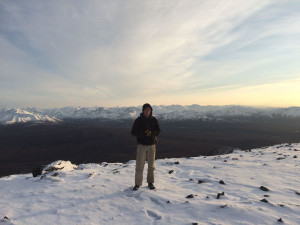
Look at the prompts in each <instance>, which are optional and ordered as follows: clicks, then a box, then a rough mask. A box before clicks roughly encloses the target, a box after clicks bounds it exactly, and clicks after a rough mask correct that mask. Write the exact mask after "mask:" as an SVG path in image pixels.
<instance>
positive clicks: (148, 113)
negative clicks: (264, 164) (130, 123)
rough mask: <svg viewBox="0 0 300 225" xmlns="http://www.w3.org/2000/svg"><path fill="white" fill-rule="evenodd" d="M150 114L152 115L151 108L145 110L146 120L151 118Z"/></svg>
mask: <svg viewBox="0 0 300 225" xmlns="http://www.w3.org/2000/svg"><path fill="white" fill-rule="evenodd" d="M150 113H151V108H149V107H147V108H146V109H144V116H145V117H146V118H148V117H149V116H150Z"/></svg>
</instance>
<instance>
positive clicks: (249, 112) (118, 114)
mask: <svg viewBox="0 0 300 225" xmlns="http://www.w3.org/2000/svg"><path fill="white" fill-rule="evenodd" d="M141 108H142V107H141V106H139V107H112V108H105V107H64V108H53V109H36V108H22V109H9V108H2V109H0V123H1V124H13V123H19V122H23V123H24V122H53V123H55V122H60V121H64V120H66V119H102V120H124V119H134V118H136V117H138V116H139V114H140V113H141ZM153 114H154V115H155V116H156V117H157V118H159V119H161V120H185V119H197V120H208V121H209V120H216V121H219V120H220V121H223V120H226V118H228V117H251V116H256V117H258V116H265V117H270V118H273V117H278V116H281V117H300V107H289V108H255V107H247V106H236V105H230V106H200V105H190V106H182V105H170V106H164V105H160V106H153Z"/></svg>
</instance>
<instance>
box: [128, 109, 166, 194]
mask: <svg viewBox="0 0 300 225" xmlns="http://www.w3.org/2000/svg"><path fill="white" fill-rule="evenodd" d="M159 132H160V128H159V125H158V121H157V119H156V118H155V117H154V116H152V107H151V105H150V104H148V103H146V104H144V105H143V112H142V113H141V114H140V116H139V117H138V118H137V119H136V120H135V121H134V123H133V126H132V130H131V135H133V136H136V139H137V152H136V168H135V186H134V187H133V190H138V189H139V187H140V186H142V183H143V171H144V165H145V161H146V160H147V162H148V174H147V182H148V187H149V188H150V189H151V190H153V189H155V187H154V184H153V183H154V170H155V153H156V143H157V136H158V134H159Z"/></svg>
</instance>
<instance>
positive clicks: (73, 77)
mask: <svg viewBox="0 0 300 225" xmlns="http://www.w3.org/2000/svg"><path fill="white" fill-rule="evenodd" d="M0 8H1V11H0V21H1V22H0V47H1V53H0V57H1V62H0V63H1V69H0V77H1V84H0V86H1V91H0V94H1V98H2V99H1V101H2V102H3V103H2V104H17V105H20V104H23V105H33V104H35V105H36V106H41V107H50V106H55V105H60V106H64V105H107V106H113V105H139V104H141V103H140V102H144V99H150V100H151V99H153V100H156V99H159V98H161V99H165V101H166V102H171V101H174V102H171V104H173V103H176V99H177V97H178V96H180V95H183V96H189V95H190V97H192V95H193V94H194V93H195V92H196V93H201V92H203V93H204V92H206V91H207V90H211V91H213V90H218V89H223V87H231V88H238V87H240V86H245V84H246V83H248V84H249V85H259V84H264V83H268V82H269V81H270V80H276V81H284V80H285V79H292V78H294V77H293V76H295V74H296V72H297V71H299V69H300V68H299V67H298V63H296V62H297V61H298V60H297V59H299V53H298V52H299V51H297V50H299V48H300V43H299V39H298V38H297V34H299V26H298V24H299V18H300V17H299V16H298V13H296V12H297V10H298V9H299V6H298V4H294V3H290V4H286V3H285V4H283V3H281V2H280V1H243V2H233V1H232V2H230V1H225V0H224V1H196V2H195V1H180V2H174V1H163V2H162V1H151V2H148V1H127V2H124V1H100V2H97V1H88V2H86V1H85V2H83V1H79V0H78V1H63V2H61V1H48V2H36V1H31V0H29V1H24V2H12V1H2V2H1V3H0ZM295 47H296V48H295ZM291 51H292V52H293V54H290V53H291ZM2 59H3V60H2ZM281 62H286V63H285V64H284V65H281ZM272 68H276V70H274V69H272ZM274 74H275V75H274ZM262 77H265V78H262ZM13 93H14V94H13ZM8 94H9V95H8ZM3 96H4V97H3ZM16 96H18V97H16ZM195 103H198V104H201V101H199V100H198V101H197V102H195Z"/></svg>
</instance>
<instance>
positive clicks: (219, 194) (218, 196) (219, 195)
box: [217, 191, 225, 199]
mask: <svg viewBox="0 0 300 225" xmlns="http://www.w3.org/2000/svg"><path fill="white" fill-rule="evenodd" d="M222 195H225V193H224V191H223V192H222V193H218V194H217V199H219V198H220V197H221V196H222Z"/></svg>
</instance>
